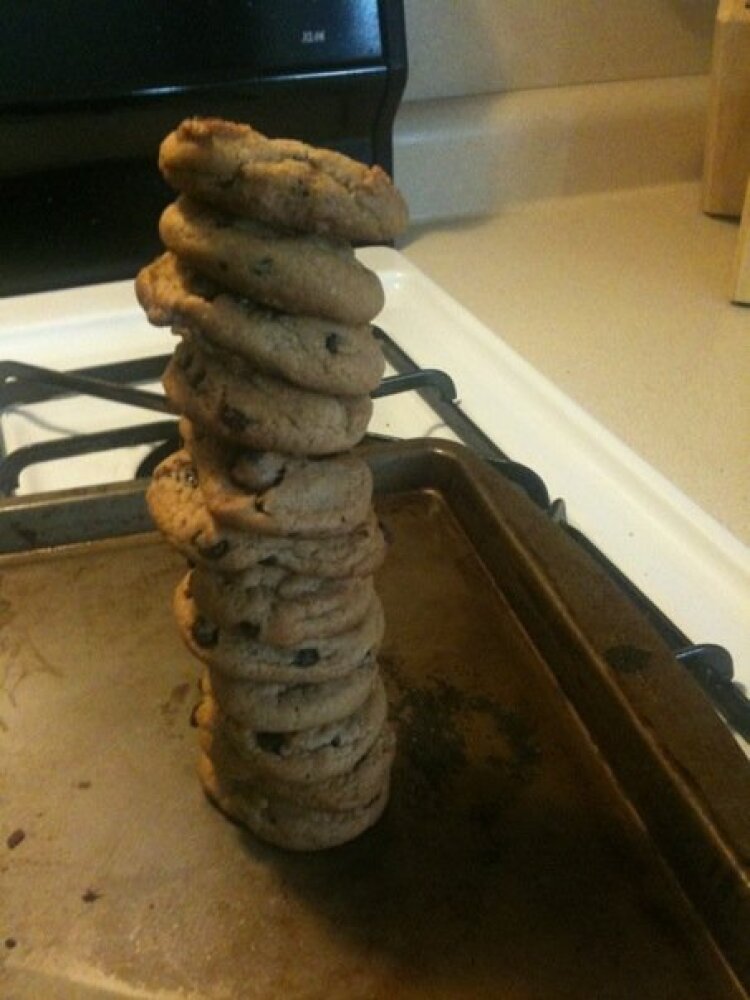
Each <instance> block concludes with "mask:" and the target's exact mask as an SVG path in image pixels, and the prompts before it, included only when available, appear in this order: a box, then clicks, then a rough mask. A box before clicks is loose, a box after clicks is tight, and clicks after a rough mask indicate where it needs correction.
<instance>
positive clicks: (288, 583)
mask: <svg viewBox="0 0 750 1000" xmlns="http://www.w3.org/2000/svg"><path fill="white" fill-rule="evenodd" d="M274 574H277V575H274ZM182 587H183V589H184V591H185V592H186V593H189V594H190V596H191V597H192V598H193V600H194V601H195V604H196V607H197V608H199V609H200V612H201V614H203V615H205V617H206V618H208V619H210V620H211V621H213V622H215V623H216V624H217V625H218V626H220V627H227V626H229V627H233V626H238V625H243V624H244V625H246V626H249V627H251V628H253V629H255V630H256V632H257V637H258V640H259V641H260V642H263V643H267V644H269V645H275V646H294V645H299V644H300V643H304V642H307V641H308V640H313V639H316V638H321V639H324V638H327V637H328V636H331V635H338V634H340V633H341V632H347V631H349V630H350V629H352V628H354V626H355V625H357V624H358V623H359V622H361V621H362V619H363V618H364V617H365V615H366V614H367V612H368V610H369V608H370V605H371V603H372V598H373V595H374V592H375V591H374V587H373V580H372V576H361V577H351V576H350V577H344V578H343V579H337V580H331V579H326V578H325V577H317V576H299V575H297V574H290V573H283V572H281V573H278V571H275V570H274V568H273V567H268V568H267V567H263V566H260V567H255V568H253V569H250V570H245V571H244V572H242V573H231V574H227V573H217V572H216V571H215V570H214V569H207V568H206V567H205V566H197V567H196V568H195V569H193V570H191V572H190V574H189V575H188V577H187V578H186V579H185V581H183V583H182Z"/></svg>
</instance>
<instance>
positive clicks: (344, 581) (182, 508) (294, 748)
mask: <svg viewBox="0 0 750 1000" xmlns="http://www.w3.org/2000/svg"><path fill="white" fill-rule="evenodd" d="M159 165H160V168H161V170H162V173H163V174H164V176H165V177H166V179H167V181H168V182H169V183H170V184H171V185H172V186H173V187H174V188H175V189H176V190H177V191H178V193H179V196H178V198H177V201H176V202H175V203H174V204H172V205H170V206H169V207H168V208H167V209H166V210H165V212H164V214H163V216H162V218H161V222H160V234H161V238H162V240H163V242H164V244H165V245H166V247H167V252H166V253H165V254H164V255H163V256H162V257H160V258H158V259H157V260H156V261H154V263H152V264H151V265H150V266H148V267H146V268H144V270H143V271H141V273H140V274H139V275H138V278H137V281H136V291H137V294H138V298H139V301H140V302H141V305H142V306H143V308H144V309H145V311H146V313H147V315H148V318H149V320H150V321H151V322H152V323H154V324H156V325H164V326H170V327H171V328H172V330H173V332H174V333H175V334H176V335H177V336H178V337H179V338H180V342H179V344H178V346H177V349H176V351H175V353H174V356H173V358H172V359H171V361H170V363H169V366H168V368H167V370H166V372H165V375H164V380H163V381H164V387H165V390H166V393H167V396H168V397H169V399H170V400H171V402H172V404H173V406H174V407H175V409H176V410H177V411H178V412H179V413H180V414H181V420H180V430H181V435H182V440H183V447H182V450H180V451H178V452H177V453H175V454H174V455H172V456H170V457H169V458H168V459H167V460H166V461H164V462H162V463H161V465H160V466H159V467H158V468H157V469H156V471H155V473H154V477H153V480H152V483H151V484H150V487H149V490H148V495H147V499H148V504H149V508H150V511H151V514H152V516H153V518H154V520H155V522H156V524H157V526H158V528H159V529H160V531H161V532H162V533H163V535H164V536H165V537H166V538H167V540H168V541H169V542H170V543H171V544H173V545H174V546H175V547H176V548H177V549H179V550H180V551H181V552H183V553H184V554H185V555H186V556H187V558H188V560H189V563H190V566H191V568H190V570H189V572H188V574H187V576H186V577H185V579H184V580H182V581H181V583H180V585H179V586H178V588H177V592H176V594H175V600H174V611H175V615H176V618H177V622H178V625H179V628H180V631H181V634H182V636H183V638H184V640H185V642H186V644H187V646H188V648H189V649H190V650H191V651H192V652H193V653H194V655H195V656H196V657H197V658H198V659H199V660H201V661H203V663H204V664H205V666H206V670H205V673H204V675H203V678H202V681H201V689H202V700H201V703H200V705H199V708H198V710H197V713H196V721H197V724H198V731H199V737H200V745H201V759H200V767H199V773H200V776H201V780H202V782H203V786H204V788H205V789H206V791H207V793H208V795H209V796H210V797H211V798H212V799H213V801H214V802H216V803H217V804H218V805H219V806H220V807H221V808H222V809H223V810H224V811H225V812H226V813H227V814H229V815H230V816H231V817H233V818H235V819H237V820H239V821H240V822H241V823H243V824H245V825H246V826H247V827H248V828H249V829H250V830H252V831H253V832H254V833H255V834H256V835H257V836H259V837H260V838H262V839H264V840H266V841H269V842H271V843H274V844H277V845H280V846H283V847H287V848H291V849H296V850H314V849H320V848H326V847H331V846H334V845H336V844H340V843H343V842H345V841H347V840H350V839H351V838H353V837H356V836H357V835H358V834H360V833H361V832H362V831H363V830H365V829H367V828H368V827H369V826H371V825H372V824H373V823H374V822H375V821H376V820H377V819H378V817H379V816H380V814H381V813H382V811H383V809H384V807H385V804H386V800H387V797H388V782H389V773H390V765H391V762H392V759H393V754H394V737H393V733H392V730H391V728H390V725H389V723H388V721H387V705H386V698H385V692H384V688H383V682H382V679H381V677H380V674H379V671H378V664H377V658H376V654H377V650H378V647H379V645H380V642H381V640H382V636H383V628H384V623H383V612H382V607H381V604H380V601H379V599H378V596H377V594H376V593H375V590H374V587H373V573H374V572H375V570H376V569H377V568H378V566H379V565H380V563H381V562H382V559H383V557H384V553H385V543H384V540H383V536H382V533H381V530H380V527H379V525H378V522H377V519H376V517H375V514H374V511H373V507H372V478H371V474H370V470H369V468H368V466H367V465H366V463H365V462H364V461H363V460H362V459H361V458H360V457H358V456H357V455H356V454H354V453H353V452H352V451H351V449H352V448H353V447H354V445H356V444H357V442H359V441H360V440H361V438H362V437H363V435H364V434H365V431H366V429H367V424H368V421H369V418H370V414H371V410H372V403H371V399H370V393H371V392H372V390H373V389H374V388H375V387H376V386H377V385H378V383H379V381H380V379H381V377H382V374H383V368H384V361H383V356H382V352H381V350H380V347H379V345H378V343H377V341H376V339H375V337H374V335H373V331H372V328H371V326H370V322H371V320H372V319H373V317H374V316H375V315H376V313H377V312H378V311H379V310H380V308H381V307H382V304H383V291H382V288H381V285H380V282H379V280H378V278H377V276H376V275H375V274H373V273H372V272H371V271H369V270H367V269H366V268H365V267H363V266H362V264H360V263H359V262H358V260H357V258H356V257H355V254H354V250H353V248H352V243H358V242H382V241H384V240H388V239H391V238H392V237H394V236H395V235H397V233H399V232H400V231H401V230H402V229H403V228H404V226H405V224H406V208H405V205H404V202H403V200H402V199H401V196H400V195H399V194H398V192H397V191H396V189H395V188H394V187H393V185H392V184H391V182H390V180H389V179H388V177H387V176H386V175H385V173H384V172H383V171H382V170H380V169H379V168H377V167H374V168H369V167H365V166H364V165H362V164H358V163H355V162H354V161H352V160H350V159H348V158H347V157H344V156H342V155H340V154H336V153H333V152H329V151H325V150H318V149H314V148H312V147H309V146H307V145H304V144H302V143H299V142H294V141H286V140H269V139H267V138H265V137H264V136H262V135H260V134H259V133H257V132H255V131H254V130H252V129H251V128H249V127H247V126H244V125H236V124H233V123H229V122H223V121H217V120H214V119H204V120H200V119H194V120H188V121H186V122H183V124H182V125H180V126H179V128H178V129H177V130H176V131H175V132H173V133H172V134H171V135H169V136H168V137H167V139H166V140H165V141H164V143H163V144H162V147H161V151H160V161H159Z"/></svg>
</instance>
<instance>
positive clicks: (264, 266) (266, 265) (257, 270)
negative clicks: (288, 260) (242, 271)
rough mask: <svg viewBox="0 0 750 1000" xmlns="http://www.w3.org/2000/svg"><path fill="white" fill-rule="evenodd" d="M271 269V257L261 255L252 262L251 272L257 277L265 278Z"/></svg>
mask: <svg viewBox="0 0 750 1000" xmlns="http://www.w3.org/2000/svg"><path fill="white" fill-rule="evenodd" d="M271 271H273V257H261V259H260V260H258V261H256V262H255V263H254V264H253V274H254V275H255V276H256V277H258V278H265V277H266V275H268V274H270V273H271Z"/></svg>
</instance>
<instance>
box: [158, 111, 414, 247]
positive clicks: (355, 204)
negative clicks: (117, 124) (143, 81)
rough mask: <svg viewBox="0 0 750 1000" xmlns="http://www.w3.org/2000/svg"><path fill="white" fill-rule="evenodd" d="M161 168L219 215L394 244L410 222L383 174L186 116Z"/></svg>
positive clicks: (330, 154)
mask: <svg viewBox="0 0 750 1000" xmlns="http://www.w3.org/2000/svg"><path fill="white" fill-rule="evenodd" d="M159 167H160V169H161V171H162V173H163V175H164V177H165V178H166V180H167V181H168V183H169V184H171V185H172V186H173V187H174V188H176V189H177V190H178V191H183V192H185V193H186V194H189V195H191V196H192V197H194V198H197V199H199V200H201V201H205V202H207V203H208V204H211V205H215V206H216V207H218V208H221V209H223V210H225V211H229V212H232V213H236V214H238V215H242V216H245V217H249V218H253V219H259V220H261V221H263V222H267V223H269V224H271V225H275V226H283V227H285V228H288V229H292V230H294V231H296V232H303V233H321V234H325V235H331V236H335V237H337V238H338V239H342V240H348V241H351V242H353V243H379V242H384V241H387V240H392V239H393V238H394V237H396V236H398V235H399V234H400V233H402V232H403V231H404V229H405V228H406V225H407V222H408V211H407V207H406V203H405V201H404V199H403V198H402V196H401V194H400V193H399V191H398V189H397V188H396V187H394V185H393V183H392V182H391V180H390V178H389V177H388V175H387V174H386V173H385V171H384V170H382V169H381V168H380V167H378V166H372V167H371V166H367V165H366V164H363V163H358V162H357V161H355V160H352V159H350V158H349V157H347V156H344V155H343V154H341V153H337V152H334V151H332V150H327V149H318V148H315V147H313V146H308V145H307V144H305V143H302V142H297V141H296V140H293V139H269V138H267V137H266V136H264V135H262V134H261V133H260V132H257V131H256V130H255V129H253V128H251V127H250V126H249V125H240V124H236V123H234V122H226V121H221V120H218V119H213V118H190V119H187V120H186V121H184V122H183V123H182V124H181V125H180V126H179V127H178V128H177V129H176V130H175V131H174V132H172V133H171V134H170V135H168V136H167V138H166V139H165V140H164V142H163V143H162V145H161V149H160V151H159Z"/></svg>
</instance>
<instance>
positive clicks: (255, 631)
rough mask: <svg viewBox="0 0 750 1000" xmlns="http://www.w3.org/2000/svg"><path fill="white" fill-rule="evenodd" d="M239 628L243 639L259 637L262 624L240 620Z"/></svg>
mask: <svg viewBox="0 0 750 1000" xmlns="http://www.w3.org/2000/svg"><path fill="white" fill-rule="evenodd" d="M238 628H239V630H240V633H241V634H242V638H243V639H257V638H258V636H259V635H260V625H256V624H255V622H240V624H239V626H238Z"/></svg>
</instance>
